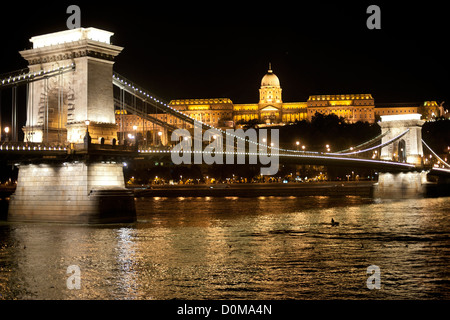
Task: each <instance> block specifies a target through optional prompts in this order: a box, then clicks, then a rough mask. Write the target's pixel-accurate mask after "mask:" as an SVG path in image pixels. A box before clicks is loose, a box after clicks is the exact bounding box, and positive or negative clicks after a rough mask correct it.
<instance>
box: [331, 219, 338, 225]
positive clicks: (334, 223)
mask: <svg viewBox="0 0 450 320" xmlns="http://www.w3.org/2000/svg"><path fill="white" fill-rule="evenodd" d="M338 225H339V222H336V221H334V219H333V218H331V226H332V227H337V226H338Z"/></svg>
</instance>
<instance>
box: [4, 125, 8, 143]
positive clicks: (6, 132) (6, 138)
mask: <svg viewBox="0 0 450 320" xmlns="http://www.w3.org/2000/svg"><path fill="white" fill-rule="evenodd" d="M5 134H6V137H5V141H6V142H9V127H6V128H5Z"/></svg>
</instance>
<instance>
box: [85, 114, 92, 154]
mask: <svg viewBox="0 0 450 320" xmlns="http://www.w3.org/2000/svg"><path fill="white" fill-rule="evenodd" d="M84 124H85V125H86V135H85V137H84V145H85V147H86V149H87V147H88V146H89V145H90V144H91V136H90V135H89V125H90V124H91V121H90V120H85V121H84Z"/></svg>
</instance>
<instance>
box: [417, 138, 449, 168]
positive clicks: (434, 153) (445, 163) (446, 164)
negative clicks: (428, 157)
mask: <svg viewBox="0 0 450 320" xmlns="http://www.w3.org/2000/svg"><path fill="white" fill-rule="evenodd" d="M422 143H423V145H424V146H425V147H427V149H428V150H430V152H431V153H432V154H433V155H434V156H435V157H436V158H437V159H438V160H439V161H440V162H442V164H444V165H445V166H446V167H448V168H450V165H449V164H448V163H447V162H445V161H444V160H442V159H441V158H440V157H439V156H438V155H437V154H436V152H434V151H433V150H432V149H431V148H430V147H429V146H428V145H427V144H426V143H425V141H423V139H422Z"/></svg>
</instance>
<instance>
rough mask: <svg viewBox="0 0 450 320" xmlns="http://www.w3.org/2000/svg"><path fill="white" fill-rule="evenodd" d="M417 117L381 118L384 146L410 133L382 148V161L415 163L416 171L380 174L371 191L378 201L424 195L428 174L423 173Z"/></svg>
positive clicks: (420, 129) (419, 125)
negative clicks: (379, 199) (380, 199)
mask: <svg viewBox="0 0 450 320" xmlns="http://www.w3.org/2000/svg"><path fill="white" fill-rule="evenodd" d="M420 118H421V115H420V114H408V115H406V114H405V115H392V116H382V117H381V122H379V123H378V124H379V125H380V127H381V131H382V133H387V134H386V135H385V136H384V137H383V141H382V142H383V143H385V142H388V141H390V140H392V139H394V138H395V137H398V136H399V135H401V134H402V133H404V132H405V131H406V130H408V129H409V131H408V132H407V133H406V134H405V135H404V136H402V137H401V138H400V139H398V140H397V141H395V142H393V143H391V144H389V145H387V146H385V147H384V148H382V149H381V159H382V160H389V161H398V162H405V163H410V164H414V165H415V166H416V170H414V171H410V172H400V173H391V172H379V173H378V183H377V185H376V186H375V188H374V195H375V197H381V198H415V197H422V196H423V195H424V194H425V193H426V185H427V172H425V171H423V170H422V166H423V147H422V126H423V124H424V123H425V121H423V120H420Z"/></svg>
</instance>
